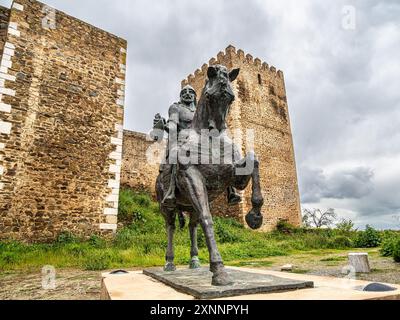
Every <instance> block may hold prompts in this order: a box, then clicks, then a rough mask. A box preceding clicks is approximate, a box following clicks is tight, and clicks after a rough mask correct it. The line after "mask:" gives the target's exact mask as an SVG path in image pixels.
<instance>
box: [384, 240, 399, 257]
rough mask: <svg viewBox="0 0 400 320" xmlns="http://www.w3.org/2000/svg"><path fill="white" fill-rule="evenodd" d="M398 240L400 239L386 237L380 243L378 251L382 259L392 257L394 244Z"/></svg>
mask: <svg viewBox="0 0 400 320" xmlns="http://www.w3.org/2000/svg"><path fill="white" fill-rule="evenodd" d="M398 240H400V237H398V236H395V235H387V236H386V237H385V238H384V239H383V241H382V248H381V250H380V252H381V255H382V256H383V257H391V256H393V251H394V247H395V245H396V242H397V241H398Z"/></svg>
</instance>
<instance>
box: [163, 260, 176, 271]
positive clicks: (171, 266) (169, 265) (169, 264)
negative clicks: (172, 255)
mask: <svg viewBox="0 0 400 320" xmlns="http://www.w3.org/2000/svg"><path fill="white" fill-rule="evenodd" d="M164 271H165V272H174V271H176V267H175V265H174V264H173V263H172V262H167V264H166V265H165V267H164Z"/></svg>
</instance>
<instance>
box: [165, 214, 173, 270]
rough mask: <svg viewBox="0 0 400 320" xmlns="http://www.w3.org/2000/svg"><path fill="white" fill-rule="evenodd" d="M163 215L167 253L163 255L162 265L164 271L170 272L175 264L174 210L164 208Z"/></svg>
mask: <svg viewBox="0 0 400 320" xmlns="http://www.w3.org/2000/svg"><path fill="white" fill-rule="evenodd" d="M164 212H165V214H164V217H165V225H166V228H167V234H168V248H167V254H166V257H165V260H166V264H165V267H164V271H167V272H172V271H175V270H176V267H175V264H174V259H175V254H174V233H175V228H176V226H175V220H176V211H175V210H168V209H164Z"/></svg>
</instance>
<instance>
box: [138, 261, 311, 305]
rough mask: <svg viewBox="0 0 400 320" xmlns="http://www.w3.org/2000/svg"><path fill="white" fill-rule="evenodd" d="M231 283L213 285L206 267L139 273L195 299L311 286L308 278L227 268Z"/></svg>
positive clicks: (281, 290)
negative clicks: (221, 285)
mask: <svg viewBox="0 0 400 320" xmlns="http://www.w3.org/2000/svg"><path fill="white" fill-rule="evenodd" d="M226 271H227V272H228V274H229V276H230V277H231V279H232V280H233V284H232V285H229V286H223V287H216V286H212V285H211V280H212V273H211V272H210V271H209V268H200V269H198V270H190V269H187V268H186V269H178V270H177V271H175V272H164V270H163V269H162V268H150V269H146V270H144V271H143V274H145V275H147V276H150V277H152V278H154V279H156V280H158V281H160V282H162V283H164V284H166V285H168V286H170V287H172V288H174V289H176V290H177V291H179V292H182V293H185V294H189V295H192V296H193V297H195V298H196V299H218V298H226V297H235V296H242V295H249V294H261V293H275V292H287V291H292V290H300V289H306V288H313V287H314V283H313V282H312V281H302V280H293V279H288V278H283V277H277V276H273V275H268V274H257V273H253V272H247V271H242V270H234V269H230V268H227V269H226Z"/></svg>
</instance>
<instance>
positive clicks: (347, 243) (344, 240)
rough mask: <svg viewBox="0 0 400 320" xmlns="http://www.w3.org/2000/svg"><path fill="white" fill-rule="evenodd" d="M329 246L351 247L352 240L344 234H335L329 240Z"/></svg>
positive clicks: (336, 247) (335, 247) (338, 247)
mask: <svg viewBox="0 0 400 320" xmlns="http://www.w3.org/2000/svg"><path fill="white" fill-rule="evenodd" d="M330 247H331V248H332V249H346V248H352V247H353V241H351V239H350V238H348V237H345V236H336V237H334V238H333V239H332V240H330Z"/></svg>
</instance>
